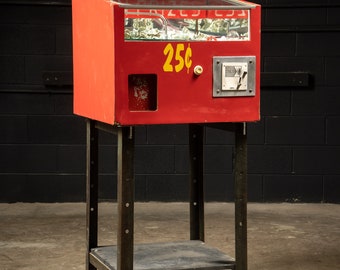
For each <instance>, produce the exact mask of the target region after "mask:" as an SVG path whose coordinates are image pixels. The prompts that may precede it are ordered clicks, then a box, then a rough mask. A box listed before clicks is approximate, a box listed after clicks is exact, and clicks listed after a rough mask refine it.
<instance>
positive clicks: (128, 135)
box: [117, 127, 134, 270]
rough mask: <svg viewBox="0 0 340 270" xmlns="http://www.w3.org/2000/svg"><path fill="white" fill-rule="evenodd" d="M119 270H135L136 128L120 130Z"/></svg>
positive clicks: (118, 198)
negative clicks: (134, 166) (134, 167)
mask: <svg viewBox="0 0 340 270" xmlns="http://www.w3.org/2000/svg"><path fill="white" fill-rule="evenodd" d="M117 158H118V186H117V202H118V231H117V270H132V269H133V249H134V248H133V247H134V243H133V240H134V237H133V229H134V169H133V165H134V164H133V161H134V128H133V127H120V128H118V151H117Z"/></svg>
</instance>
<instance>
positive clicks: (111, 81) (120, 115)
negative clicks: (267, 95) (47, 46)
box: [72, 0, 261, 126]
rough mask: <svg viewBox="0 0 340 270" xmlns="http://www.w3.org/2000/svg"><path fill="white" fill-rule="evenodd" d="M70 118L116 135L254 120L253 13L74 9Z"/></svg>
mask: <svg viewBox="0 0 340 270" xmlns="http://www.w3.org/2000/svg"><path fill="white" fill-rule="evenodd" d="M72 5H73V46H74V112H75V113H76V114H78V115H81V116H85V117H88V118H90V119H95V120H98V121H102V122H105V123H109V124H116V125H122V126H123V125H138V124H170V123H211V122H240V121H243V122H245V121H256V120H259V117H260V112H259V100H260V86H259V82H260V80H259V74H260V16H261V15H260V7H259V6H258V5H255V4H251V3H248V2H243V1H236V0H209V1H208V0H184V1H183V0H182V1H179V0H126V1H117V2H116V1H110V0H73V3H72Z"/></svg>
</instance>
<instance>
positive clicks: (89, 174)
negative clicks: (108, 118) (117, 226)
mask: <svg viewBox="0 0 340 270" xmlns="http://www.w3.org/2000/svg"><path fill="white" fill-rule="evenodd" d="M86 121H87V122H86V245H87V255H86V269H87V270H94V269H96V268H95V267H94V266H93V265H91V263H90V260H89V253H90V251H91V249H92V248H95V247H97V245H98V233H97V232H98V130H97V129H96V128H95V121H93V120H90V119H87V120H86Z"/></svg>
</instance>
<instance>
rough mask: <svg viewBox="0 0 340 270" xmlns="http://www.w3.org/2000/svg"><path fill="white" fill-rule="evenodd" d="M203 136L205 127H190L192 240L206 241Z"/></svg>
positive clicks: (192, 125) (193, 125) (191, 125)
mask: <svg viewBox="0 0 340 270" xmlns="http://www.w3.org/2000/svg"><path fill="white" fill-rule="evenodd" d="M203 134H204V127H203V126H201V125H195V124H190V125H189V151H190V240H201V241H204V186H203V137H204V135H203Z"/></svg>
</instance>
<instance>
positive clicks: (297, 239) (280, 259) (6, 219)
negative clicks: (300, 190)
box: [0, 203, 340, 270]
mask: <svg viewBox="0 0 340 270" xmlns="http://www.w3.org/2000/svg"><path fill="white" fill-rule="evenodd" d="M205 212H206V220H205V223H206V243H207V244H208V245H210V246H214V247H216V248H218V249H220V250H222V251H224V252H226V253H227V254H228V255H231V256H234V229H233V228H234V224H233V219H234V215H233V204H229V203H207V204H206V208H205ZM188 216H189V215H188V205H187V204H185V203H136V205H135V242H136V243H148V242H168V241H180V240H187V239H189V223H188ZM0 220H1V222H0V269H1V270H9V269H16V270H18V269H30V270H32V269H37V270H40V269H41V270H42V269H44V270H46V269H49V270H57V269H68V270H70V269H85V263H84V262H85V204H83V203H65V204H23V203H16V204H0ZM115 221H116V205H115V204H114V203H101V204H100V221H99V222H100V224H99V241H100V244H101V245H107V244H115V231H116V222H115ZM248 260H249V267H248V268H249V270H288V269H294V270H338V269H340V205H332V204H252V203H251V204H249V205H248Z"/></svg>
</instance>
